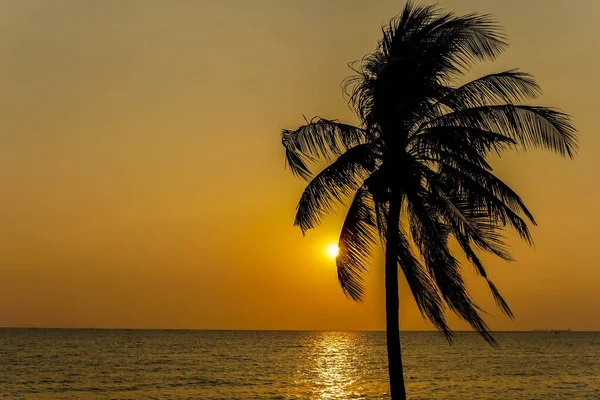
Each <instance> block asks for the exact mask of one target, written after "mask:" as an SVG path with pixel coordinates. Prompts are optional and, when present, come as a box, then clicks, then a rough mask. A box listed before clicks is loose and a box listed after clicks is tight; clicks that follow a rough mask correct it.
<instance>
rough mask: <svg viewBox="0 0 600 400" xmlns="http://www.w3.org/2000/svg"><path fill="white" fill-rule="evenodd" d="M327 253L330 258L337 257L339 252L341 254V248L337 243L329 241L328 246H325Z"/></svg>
mask: <svg viewBox="0 0 600 400" xmlns="http://www.w3.org/2000/svg"><path fill="white" fill-rule="evenodd" d="M325 254H327V257H329V258H337V256H338V254H340V249H339V247H338V245H337V244H336V243H329V244H328V245H327V247H325Z"/></svg>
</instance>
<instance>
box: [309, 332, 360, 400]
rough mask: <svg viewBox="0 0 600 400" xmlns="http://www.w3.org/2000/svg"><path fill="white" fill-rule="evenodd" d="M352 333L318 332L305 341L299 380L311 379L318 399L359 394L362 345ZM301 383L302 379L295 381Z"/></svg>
mask: <svg viewBox="0 0 600 400" xmlns="http://www.w3.org/2000/svg"><path fill="white" fill-rule="evenodd" d="M361 342H362V341H361V338H360V336H359V335H357V334H356V333H354V332H321V333H319V334H318V335H313V336H312V337H311V338H310V340H309V343H306V344H307V350H308V352H307V353H308V354H307V357H306V363H305V364H304V365H303V367H302V368H301V370H300V371H298V372H299V373H300V376H299V378H300V379H299V380H300V381H304V382H306V381H310V386H311V387H312V390H311V391H312V392H313V393H312V395H313V396H314V398H318V399H321V400H336V399H350V398H357V397H359V396H360V391H361V382H359V381H357V379H356V378H357V377H360V376H361V375H362V374H361V372H362V371H361V370H360V368H359V367H360V365H358V364H360V361H359V360H360V358H361V357H362V355H363V354H362V350H363V348H364V344H363V343H361ZM297 383H299V384H301V383H303V382H298V380H297Z"/></svg>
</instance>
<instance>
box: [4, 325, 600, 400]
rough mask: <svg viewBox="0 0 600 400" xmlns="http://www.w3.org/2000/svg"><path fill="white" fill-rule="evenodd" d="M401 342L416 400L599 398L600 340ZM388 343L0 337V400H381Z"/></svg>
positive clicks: (378, 335)
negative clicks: (494, 346) (494, 343)
mask: <svg viewBox="0 0 600 400" xmlns="http://www.w3.org/2000/svg"><path fill="white" fill-rule="evenodd" d="M496 337H497V339H498V341H499V342H500V347H499V348H492V347H490V346H489V345H487V344H486V343H485V342H484V341H483V340H482V339H481V338H480V337H478V336H477V335H476V334H473V333H458V334H457V335H456V339H455V341H454V343H453V345H452V346H450V345H448V344H447V342H446V341H445V340H444V338H443V337H441V336H440V335H439V334H438V333H435V332H403V336H402V344H403V352H404V366H405V375H406V386H407V390H408V393H409V398H410V399H510V400H518V399H543V400H551V399H600V333H595V332H589V333H586V332H561V333H558V334H555V333H552V332H522V333H518V332H502V333H497V335H496ZM387 391H388V384H387V370H386V355H385V334H384V333H382V332H287V331H286V332H275V331H256V332H255V331H187V330H181V331H179V330H101V329H96V330H83V329H0V398H7V399H202V400H216V399H257V400H268V399H332V400H333V399H344V400H347V399H385V398H388V396H387Z"/></svg>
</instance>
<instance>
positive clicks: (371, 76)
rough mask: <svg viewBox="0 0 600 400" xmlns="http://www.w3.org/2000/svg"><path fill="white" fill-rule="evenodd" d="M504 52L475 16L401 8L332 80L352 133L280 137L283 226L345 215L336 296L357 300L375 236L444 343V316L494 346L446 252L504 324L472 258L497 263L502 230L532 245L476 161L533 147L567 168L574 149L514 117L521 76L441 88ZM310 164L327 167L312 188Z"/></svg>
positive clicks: (561, 119)
mask: <svg viewBox="0 0 600 400" xmlns="http://www.w3.org/2000/svg"><path fill="white" fill-rule="evenodd" d="M506 47H507V43H506V41H505V36H504V35H503V34H502V31H501V30H500V28H499V26H498V25H497V24H496V23H495V21H494V19H493V18H491V17H490V16H488V15H477V14H469V15H464V16H457V15H455V14H453V13H446V12H443V11H441V10H440V9H438V8H437V7H435V6H417V5H413V4H410V3H409V4H408V5H407V6H406V7H405V9H404V11H403V13H402V14H401V15H399V16H398V17H396V18H394V19H393V20H392V21H391V22H390V23H389V25H387V26H385V27H384V28H383V38H382V39H381V41H380V42H379V43H378V46H377V48H376V50H375V51H374V52H373V53H371V54H369V55H367V56H365V57H364V58H363V59H362V60H361V61H359V62H356V63H354V64H352V65H351V66H352V68H353V71H354V72H355V74H354V75H353V76H352V77H350V78H347V79H346V80H345V81H344V84H343V86H344V89H345V92H346V93H347V95H348V99H349V104H350V106H351V107H352V108H353V110H354V111H355V112H356V114H357V116H358V119H359V121H360V123H359V124H358V125H357V126H352V125H348V124H344V123H341V122H339V121H337V120H328V119H323V118H314V119H312V120H310V121H307V123H306V124H305V125H302V126H300V127H299V128H298V129H295V130H284V131H283V132H282V142H283V145H284V148H285V152H286V161H287V165H288V167H289V169H290V170H291V172H292V173H294V174H295V175H297V176H300V177H302V178H304V179H306V180H307V181H308V185H307V187H306V189H305V190H304V192H303V193H302V196H301V198H300V202H299V203H298V207H297V214H296V219H295V225H297V226H299V227H300V228H301V229H302V231H303V232H305V231H306V230H308V229H311V228H313V227H315V226H316V225H318V224H319V222H320V219H321V217H322V216H323V215H325V214H327V213H328V212H329V211H331V210H332V207H333V206H334V205H335V204H336V203H341V204H344V205H348V204H349V206H348V211H347V215H346V218H345V220H344V223H343V226H342V229H341V233H340V239H339V247H340V255H339V256H338V258H337V261H336V262H337V271H338V278H339V282H340V284H341V287H342V290H343V291H344V293H345V294H346V295H347V296H349V297H350V298H352V299H354V300H357V301H360V300H361V299H362V298H363V294H364V285H363V283H364V281H363V278H364V274H365V272H366V270H367V264H368V263H369V260H370V256H371V252H372V250H373V247H374V245H375V243H376V241H377V237H378V236H379V239H380V240H381V242H382V243H383V244H384V246H386V248H387V249H388V254H392V255H393V257H394V258H392V260H396V263H397V264H396V265H394V268H397V266H399V267H400V269H401V271H402V273H403V274H404V277H405V278H406V281H407V282H408V285H409V287H410V289H411V291H412V294H413V296H414V298H415V300H416V303H417V305H418V307H419V309H420V311H421V313H422V314H423V315H424V316H425V317H426V318H427V319H428V320H429V321H431V322H432V323H433V324H434V325H435V326H436V327H437V328H438V329H439V330H441V331H442V332H444V333H445V334H446V336H447V337H448V338H450V337H451V330H450V328H449V327H448V324H447V322H446V317H445V314H446V310H447V309H449V310H451V311H453V312H454V313H456V314H457V315H458V316H459V317H460V318H462V319H463V320H465V321H467V322H468V323H469V324H470V325H471V326H472V327H473V328H474V329H475V330H476V331H478V332H479V333H480V334H481V335H482V336H483V337H484V338H485V339H486V340H487V341H489V342H490V343H495V342H494V339H493V337H492V336H491V335H490V332H489V330H488V326H487V325H486V323H485V321H484V320H483V319H482V317H481V314H480V311H481V310H480V309H479V308H478V307H477V305H476V304H475V303H474V301H473V299H472V297H471V296H470V294H469V292H468V290H467V288H466V287H465V282H464V280H463V277H462V272H461V267H460V264H459V262H458V261H457V258H456V257H455V255H454V254H453V252H452V251H451V249H450V242H451V241H452V242H455V243H457V244H458V247H459V248H460V249H461V250H462V253H464V256H465V257H466V259H467V260H468V261H469V262H470V263H471V264H473V266H474V267H475V270H476V271H477V273H478V274H479V275H480V276H481V277H482V278H483V279H485V280H486V281H487V283H488V285H489V288H490V290H491V292H492V294H493V296H494V298H495V300H496V302H497V304H498V306H499V307H500V309H501V310H502V311H503V312H504V313H505V314H507V315H508V316H510V317H512V312H511V310H510V308H509V306H508V304H507V303H506V301H505V300H504V299H503V298H502V296H501V295H500V293H499V292H498V290H497V288H496V286H494V284H493V283H492V281H491V280H490V279H489V277H488V275H487V273H486V269H485V268H484V266H483V265H482V262H481V260H480V258H479V256H478V254H479V252H481V251H483V252H489V253H492V254H495V255H496V256H498V257H500V258H502V259H504V260H510V259H511V256H510V254H509V253H508V249H507V246H506V244H505V242H504V239H503V234H502V233H503V230H504V229H505V228H512V229H514V230H515V231H516V232H517V233H518V235H519V236H520V237H521V238H522V239H523V240H524V241H526V242H527V243H530V244H531V243H532V238H531V235H530V232H529V229H528V224H535V220H534V218H533V216H532V214H531V212H530V211H529V210H528V209H527V207H526V206H525V204H524V202H523V201H522V199H521V198H520V197H519V195H518V194H517V193H515V192H514V191H513V190H512V189H511V188H510V187H509V186H508V185H507V184H505V183H504V182H503V181H502V180H500V179H499V178H498V177H496V176H495V175H494V173H493V170H492V167H491V166H490V164H489V163H488V156H489V155H490V154H501V153H502V152H503V151H504V150H507V149H515V148H520V149H525V150H528V149H533V148H540V149H547V150H551V151H553V152H556V153H558V154H560V155H563V156H567V157H573V155H574V153H575V151H576V146H577V142H576V131H575V129H574V127H573V125H572V124H571V122H570V119H569V117H568V115H566V114H564V113H562V112H561V111H559V110H557V109H552V108H547V107H542V106H532V105H524V104H522V103H523V102H525V101H529V100H531V99H534V98H536V97H537V96H538V95H539V94H540V88H539V87H538V85H537V84H536V83H535V81H534V79H533V78H532V76H531V75H529V74H526V73H523V72H519V71H518V70H509V71H504V72H500V73H495V74H491V75H486V76H483V77H481V78H478V79H475V80H473V81H470V82H468V83H465V84H463V85H460V86H456V85H453V82H454V81H455V80H456V79H457V78H459V77H460V76H461V75H462V74H463V73H464V72H465V71H467V70H468V68H469V67H470V66H472V65H473V64H474V63H475V62H478V61H485V60H494V59H495V58H496V57H497V56H498V55H499V54H500V53H501V52H502V51H503V50H504V49H505V48H506ZM323 160H326V161H327V162H328V163H329V165H328V166H327V167H325V168H324V169H322V170H321V171H320V172H319V173H318V174H316V175H315V174H314V173H313V169H315V168H316V166H317V165H318V164H317V163H318V162H322V161H323ZM390 251H391V253H389V252H390Z"/></svg>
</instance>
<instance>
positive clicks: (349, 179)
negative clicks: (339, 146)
mask: <svg viewBox="0 0 600 400" xmlns="http://www.w3.org/2000/svg"><path fill="white" fill-rule="evenodd" d="M374 168H375V158H374V153H373V146H372V145H371V144H369V143H365V144H361V145H358V146H356V147H353V148H351V149H349V150H348V151H346V152H345V153H343V154H342V155H341V156H339V157H338V158H337V160H336V161H334V162H333V163H332V164H331V165H329V166H328V167H326V168H325V169H324V170H323V171H321V172H320V173H319V174H318V175H317V176H315V177H314V178H313V179H312V180H311V181H310V182H309V183H308V185H307V186H306V188H305V189H304V192H303V193H302V196H301V197H300V201H299V202H298V207H297V209H296V219H295V221H294V225H295V226H299V227H300V229H302V232H306V231H307V230H308V229H311V228H313V227H314V226H316V225H318V224H319V222H320V220H321V216H322V215H323V214H326V213H329V212H331V211H332V210H333V205H334V204H335V203H342V202H343V201H344V200H345V199H346V198H347V197H348V196H350V195H352V194H353V193H354V192H355V191H356V190H357V189H358V188H359V187H360V186H362V183H363V182H362V181H363V180H364V179H365V178H366V177H367V176H368V173H369V172H371V171H372V170H373V169H374Z"/></svg>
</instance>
